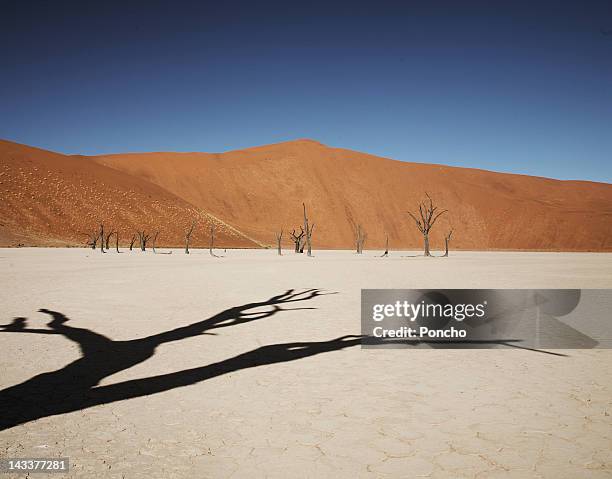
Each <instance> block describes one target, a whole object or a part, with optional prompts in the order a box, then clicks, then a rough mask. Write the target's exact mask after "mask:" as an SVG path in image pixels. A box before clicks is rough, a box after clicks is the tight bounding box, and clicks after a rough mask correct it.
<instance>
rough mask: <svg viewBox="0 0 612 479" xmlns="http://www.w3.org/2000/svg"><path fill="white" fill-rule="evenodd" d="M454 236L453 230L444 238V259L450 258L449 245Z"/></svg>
mask: <svg viewBox="0 0 612 479" xmlns="http://www.w3.org/2000/svg"><path fill="white" fill-rule="evenodd" d="M452 236H453V228H451V229H450V230H449V231H448V233H446V235H445V236H444V257H447V256H448V244H449V243H450V240H451V238H452Z"/></svg>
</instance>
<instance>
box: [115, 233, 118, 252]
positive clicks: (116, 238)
mask: <svg viewBox="0 0 612 479" xmlns="http://www.w3.org/2000/svg"><path fill="white" fill-rule="evenodd" d="M115 248H116V249H117V253H119V231H115Z"/></svg>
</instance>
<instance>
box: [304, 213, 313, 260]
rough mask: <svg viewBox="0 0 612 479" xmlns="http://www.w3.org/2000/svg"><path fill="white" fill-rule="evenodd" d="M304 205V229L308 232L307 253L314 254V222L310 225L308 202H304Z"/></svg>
mask: <svg viewBox="0 0 612 479" xmlns="http://www.w3.org/2000/svg"><path fill="white" fill-rule="evenodd" d="M302 206H303V207H304V230H305V232H306V247H307V255H308V256H312V230H313V229H314V223H313V224H312V226H308V216H306V204H305V203H302ZM302 250H303V247H302Z"/></svg>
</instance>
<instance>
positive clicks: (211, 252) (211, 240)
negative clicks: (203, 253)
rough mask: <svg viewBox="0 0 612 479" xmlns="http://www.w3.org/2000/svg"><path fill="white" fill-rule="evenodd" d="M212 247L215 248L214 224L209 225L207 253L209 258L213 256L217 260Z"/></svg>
mask: <svg viewBox="0 0 612 479" xmlns="http://www.w3.org/2000/svg"><path fill="white" fill-rule="evenodd" d="M214 247H215V224H214V223H212V224H211V225H210V249H209V252H210V255H211V256H213V257H215V258H218V256H217V255H216V254H215V253H213V248H214Z"/></svg>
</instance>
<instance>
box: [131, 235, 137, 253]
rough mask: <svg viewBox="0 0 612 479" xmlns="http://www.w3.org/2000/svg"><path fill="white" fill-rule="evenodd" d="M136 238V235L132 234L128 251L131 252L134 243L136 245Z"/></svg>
mask: <svg viewBox="0 0 612 479" xmlns="http://www.w3.org/2000/svg"><path fill="white" fill-rule="evenodd" d="M136 238H138V235H137V234H134V235H133V236H132V241H130V251H132V248H133V247H134V243H136Z"/></svg>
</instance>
